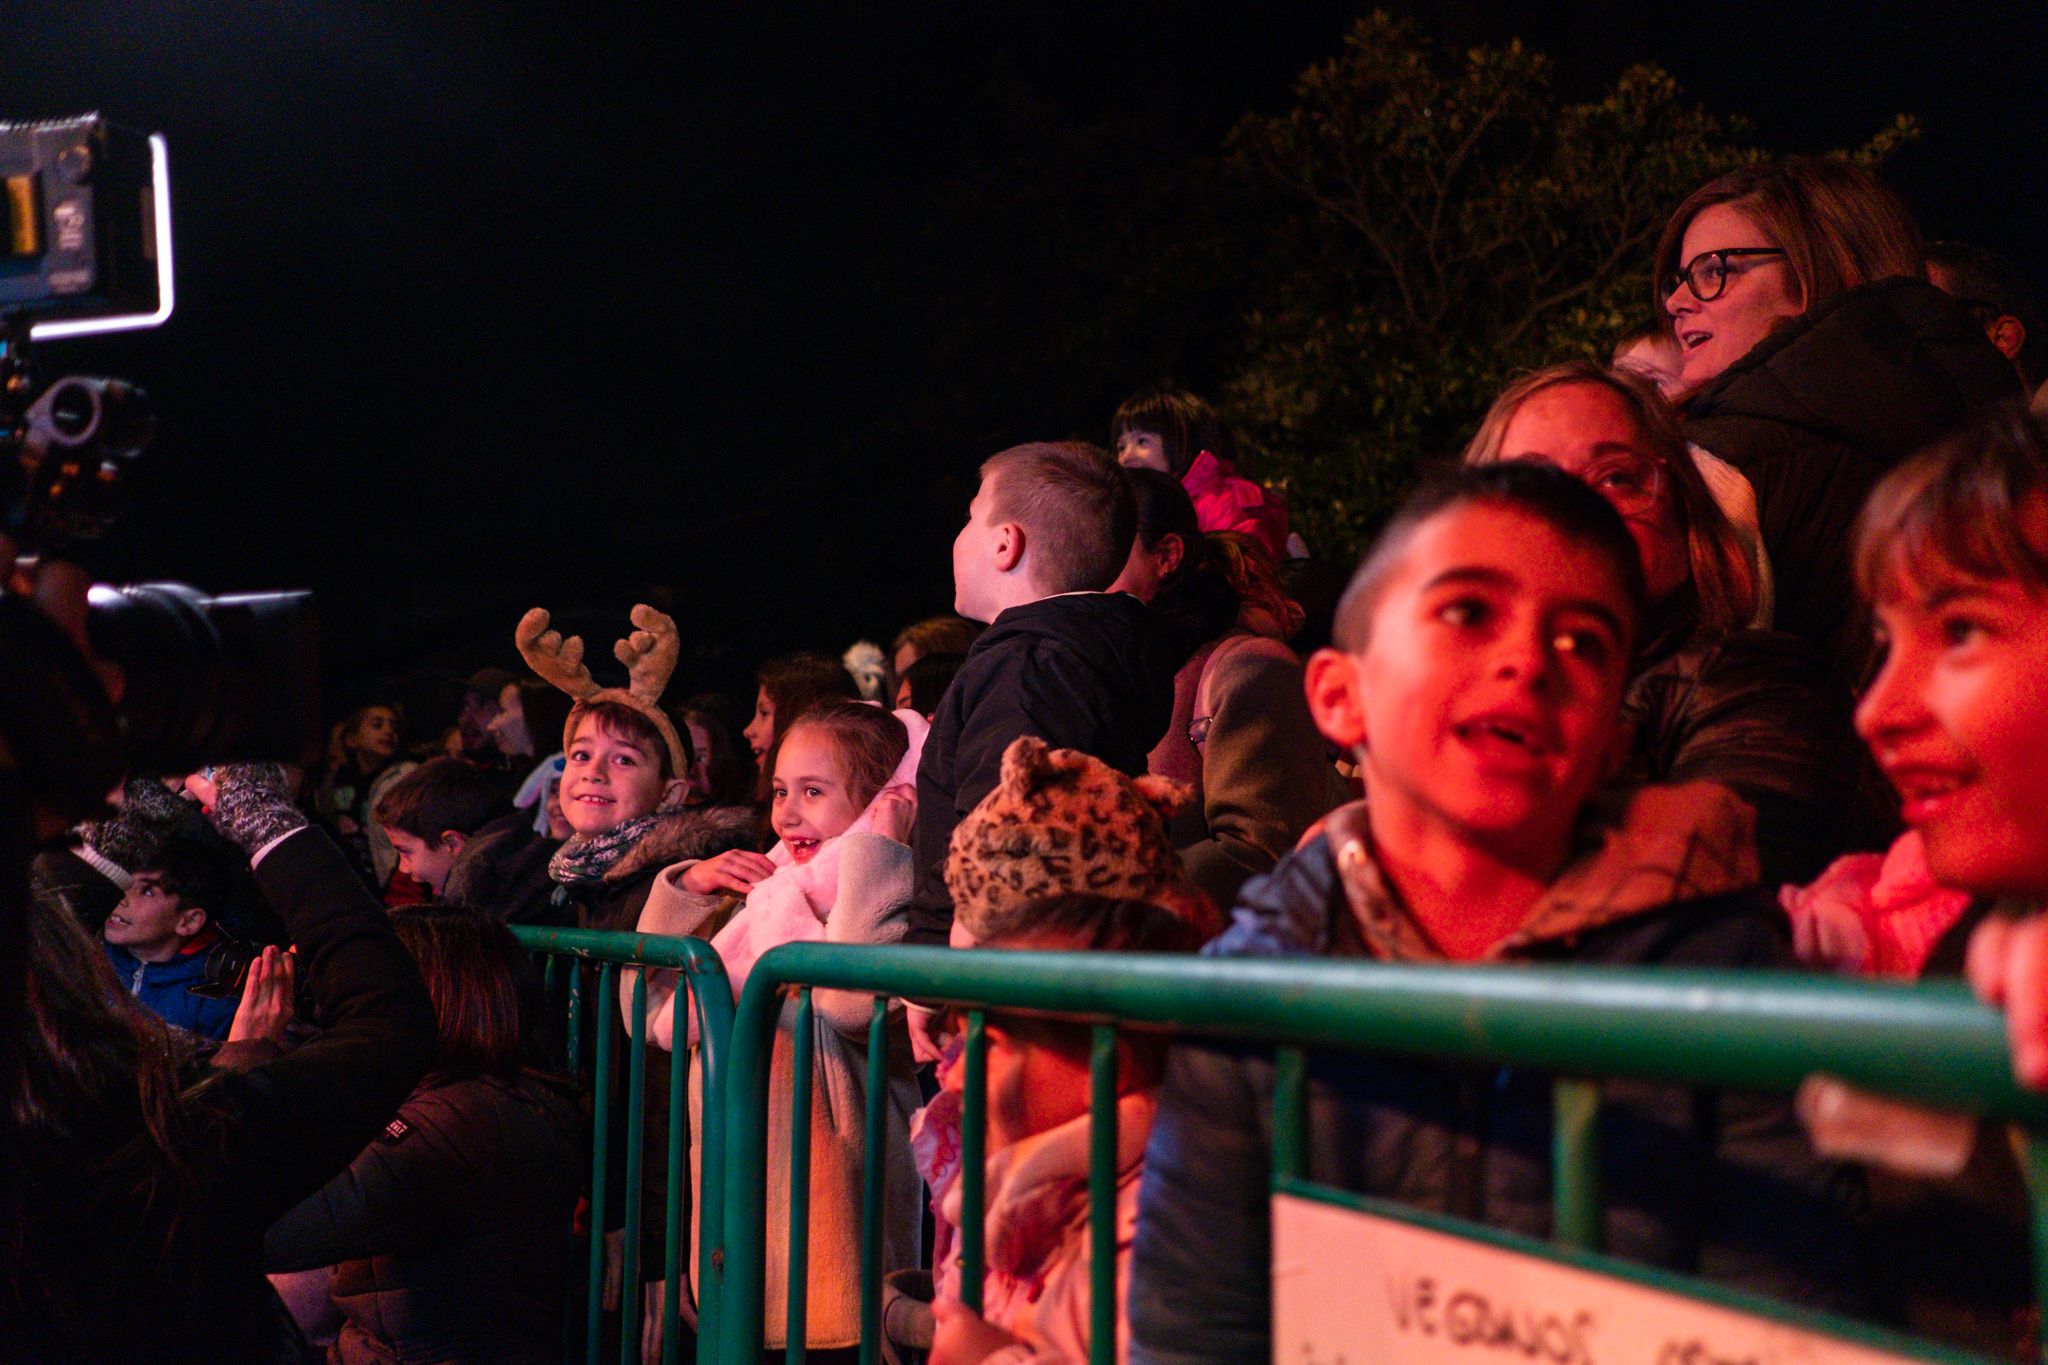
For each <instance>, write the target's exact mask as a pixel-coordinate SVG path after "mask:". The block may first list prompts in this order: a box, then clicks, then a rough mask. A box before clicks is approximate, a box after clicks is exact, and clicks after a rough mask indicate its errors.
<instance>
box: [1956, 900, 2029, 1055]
mask: <svg viewBox="0 0 2048 1365" xmlns="http://www.w3.org/2000/svg"><path fill="white" fill-rule="evenodd" d="M1965 970H1966V971H1967V972H1968V973H1969V977H1970V985H1971V986H1973V987H1974V988H1975V989H1976V991H1977V994H1978V995H1979V996H1980V997H1981V998H1982V999H1983V1000H1984V1002H1985V1003H1986V1004H1988V1005H1999V1006H2002V1007H2003V1008H2004V1009H2005V1029H2006V1034H2007V1036H2008V1037H2009V1038H2010V1039H2011V1040H2012V1069H2013V1074H2014V1075H2015V1076H2016V1077H2018V1079H2019V1083H2020V1084H2021V1085H2024V1086H2028V1087H2030V1088H2032V1089H2035V1090H2048V915H2030V916H2028V917H2027V918H2026V919H2021V920H2010V919H2001V918H1999V917H1998V916H1996V915H1994V916H1992V917H1991V918H1990V919H1987V920H1985V921H1984V922H1983V923H1982V924H1980V925H1978V926H1977V929H1976V932H1975V933H1973V934H1971V935H1970V952H1969V958H1968V961H1967V963H1966V967H1965Z"/></svg>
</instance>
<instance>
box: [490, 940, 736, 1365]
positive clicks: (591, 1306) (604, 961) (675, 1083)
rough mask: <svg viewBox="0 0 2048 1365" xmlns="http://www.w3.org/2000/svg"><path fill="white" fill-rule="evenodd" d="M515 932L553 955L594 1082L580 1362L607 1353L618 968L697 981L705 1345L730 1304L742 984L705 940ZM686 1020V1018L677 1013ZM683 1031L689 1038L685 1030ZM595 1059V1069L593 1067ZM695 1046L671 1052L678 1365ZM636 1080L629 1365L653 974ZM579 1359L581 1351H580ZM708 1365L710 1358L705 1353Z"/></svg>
mask: <svg viewBox="0 0 2048 1365" xmlns="http://www.w3.org/2000/svg"><path fill="white" fill-rule="evenodd" d="M512 933H513V936H514V937H515V938H517V939H518V940H519V943H520V945H521V946H522V947H524V948H526V949H527V950H528V951H529V952H531V953H534V954H537V955H540V956H542V957H543V958H544V959H545V962H544V966H543V969H542V985H543V988H544V990H545V991H546V992H547V995H548V998H549V999H550V1000H553V999H557V998H559V997H560V996H562V995H563V994H564V993H566V995H567V1006H568V1019H567V1025H568V1028H567V1044H568V1055H569V1059H570V1064H571V1066H572V1068H573V1069H575V1070H576V1071H577V1072H578V1073H579V1074H580V1075H582V1076H583V1077H584V1079H585V1080H587V1081H588V1082H589V1084H590V1087H591V1114H592V1118H591V1128H592V1132H591V1173H590V1228H591V1238H590V1249H589V1253H590V1254H589V1264H588V1266H587V1268H586V1281H585V1288H586V1294H587V1301H586V1305H585V1312H584V1322H583V1330H582V1333H581V1335H582V1351H581V1353H580V1358H581V1359H582V1360H583V1362H584V1365H598V1360H599V1356H600V1355H601V1353H602V1344H603V1332H604V1314H603V1284H604V1225H605V1215H606V1213H607V1212H608V1210H607V1208H606V1203H607V1200H608V1196H609V1190H608V1188H607V1177H608V1176H609V1174H610V1173H609V1171H608V1170H607V1169H606V1168H607V1165H608V1163H609V1161H610V1155H611V1154H610V1138H611V1120H612V1109H613V1107H614V1103H613V1101H614V1095H613V1091H612V1087H613V1084H614V1080H613V1075H612V1072H613V1069H614V1063H615V1058H616V1043H617V1038H618V1035H619V1034H620V1032H621V1031H625V1024H624V1022H623V1021H622V1020H621V1019H620V1017H619V1010H618V1007H617V1001H618V999H619V971H620V969H621V968H622V967H666V968H671V969H674V970H675V971H677V972H678V973H680V977H679V980H678V983H677V985H678V989H681V988H682V987H683V986H685V985H687V986H688V987H689V990H690V998H691V1001H692V1005H693V1008H694V1009H695V1011H696V1019H697V1036H698V1038H699V1039H700V1040H701V1045H700V1047H699V1051H698V1061H699V1065H700V1067H701V1069H702V1074H703V1085H704V1113H705V1115H706V1116H707V1122H706V1124H705V1131H704V1132H703V1133H701V1134H699V1135H698V1141H699V1145H700V1147H701V1149H702V1150H701V1153H700V1161H701V1163H702V1166H703V1171H704V1176H703V1192H702V1195H701V1204H700V1206H699V1208H698V1262H699V1265H700V1268H701V1270H700V1276H701V1280H702V1282H701V1283H700V1284H699V1285H698V1286H697V1301H698V1327H697V1330H698V1336H699V1340H700V1342H715V1341H716V1340H717V1335H716V1334H717V1332H718V1310H719V1306H720V1305H721V1303H722V1302H723V1300H724V1293H723V1289H722V1285H721V1277H720V1268H721V1266H722V1265H723V1263H724V1259H725V1258H724V1255H723V1253H722V1252H721V1250H720V1244H719V1238H720V1235H721V1233H722V1231H723V1228H724V1218H723V1215H722V1212H721V1208H722V1205H723V1200H724V1187H723V1182H722V1181H721V1180H720V1179H719V1178H718V1174H717V1173H718V1172H719V1171H720V1170H722V1168H723V1164H724V1155H723V1145H724V1144H723V1138H724V1132H725V1130H724V1125H722V1124H720V1123H718V1122H715V1121H710V1116H712V1115H716V1114H718V1113H720V1112H721V1111H722V1107H723V1106H722V1099H721V1096H722V1088H723V1086H724V1084H725V1071H726V1062H725V1055H726V1046H727V1042H726V1040H727V1039H728V1038H730V1036H731V1034H732V1019H733V1003H732V987H731V986H730V985H729V984H728V983H727V980H726V975H725V966H724V964H723V963H721V962H720V961H719V960H718V954H717V953H715V952H713V951H712V950H711V945H710V944H708V943H706V942H704V941H703V940H702V939H695V938H664V937H660V936H658V935H653V934H626V933H602V932H599V931H596V930H589V929H553V928H543V927H538V926H532V925H514V926H513V927H512ZM675 1017H676V1018H677V1020H678V1021H680V1019H681V1018H682V1017H683V1016H682V1015H681V1013H680V1010H678V1012H677V1014H676V1016H675ZM677 1031H678V1032H680V1031H681V1029H680V1026H679V1027H678V1030H677ZM586 1060H587V1062H588V1065H586ZM689 1067H690V1050H689V1049H688V1048H686V1047H678V1048H676V1049H675V1051H674V1052H672V1053H671V1054H670V1066H669V1112H668V1132H669V1141H668V1151H667V1152H666V1153H665V1154H664V1155H665V1160H666V1163H667V1172H668V1191H669V1197H668V1201H667V1225H666V1227H665V1228H664V1230H663V1231H664V1235H663V1245H664V1246H665V1247H666V1255H665V1259H664V1263H663V1266H662V1276H663V1280H664V1281H665V1287H664V1298H663V1303H662V1360H663V1362H664V1365H674V1362H676V1361H677V1360H678V1359H679V1358H680V1344H681V1337H682V1321H681V1305H682V1300H681V1297H680V1296H681V1292H682V1279H683V1272H684V1269H685V1266H684V1262H685V1260H686V1259H687V1257H686V1253H685V1251H684V1247H685V1242H684V1240H683V1239H684V1237H685V1236H686V1235H687V1230H686V1229H685V1228H684V1227H683V1225H682V1210H683V1203H684V1194H685V1192H686V1191H687V1190H688V1189H689V1180H690V1168H689V1164H688V1156H689V1154H688V1152H687V1151H686V1150H685V1145H684V1138H685V1136H686V1135H687V1134H688V1133H689V1123H688V1121H687V1120H688V1108H687V1106H688V1101H689V1093H690V1075H689ZM625 1072H626V1075H625V1081H626V1085H627V1099H626V1107H625V1114H626V1141H625V1162H626V1165H625V1182H624V1184H625V1200H626V1207H625V1235H624V1241H625V1247H624V1258H625V1264H624V1274H623V1275H622V1276H621V1284H620V1291H619V1293H620V1303H619V1360H620V1361H621V1365H638V1362H639V1359H640V1315H641V1309H640V1281H641V1274H640V1230H641V1229H640V1206H641V1195H642V1191H643V1188H644V1183H643V1181H644V1171H643V1169H642V1157H641V1151H642V1148H643V1147H644V1146H645V1145H646V1143H645V1123H646V1077H647V979H646V977H645V975H643V974H640V973H635V974H634V985H633V999H632V1027H631V1029H630V1031H628V1037H627V1061H626V1067H625ZM570 1354H571V1358H575V1355H576V1353H575V1352H574V1351H573V1350H572V1351H571V1353H570ZM698 1354H699V1358H700V1359H707V1360H708V1359H711V1358H712V1357H711V1356H710V1355H709V1354H708V1353H707V1351H706V1350H705V1348H704V1347H702V1346H701V1345H700V1347H699V1352H698Z"/></svg>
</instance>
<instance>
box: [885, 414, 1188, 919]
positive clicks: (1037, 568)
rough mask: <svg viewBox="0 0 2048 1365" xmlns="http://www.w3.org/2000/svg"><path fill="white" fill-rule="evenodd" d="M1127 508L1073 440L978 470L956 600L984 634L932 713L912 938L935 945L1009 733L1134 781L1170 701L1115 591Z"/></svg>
mask: <svg viewBox="0 0 2048 1365" xmlns="http://www.w3.org/2000/svg"><path fill="white" fill-rule="evenodd" d="M1136 527H1137V509H1136V505H1135V503H1134V502H1133V500H1132V497H1131V490H1130V487H1129V485H1127V484H1126V483H1125V482H1124V477H1123V472H1122V471H1121V470H1120V469H1118V468H1117V466H1116V462H1115V461H1114V460H1112V459H1110V457H1109V454H1108V452H1106V451H1103V450H1100V449H1098V448H1096V447H1095V446H1091V445H1087V444H1084V443H1082V442H1078V441H1074V442H1057V443H1038V444H1033V445H1021V446H1012V447H1011V448H1010V449H1008V450H1005V451H1001V452H999V453H998V454H995V455H992V456H990V457H989V458H988V459H987V460H986V461H984V462H983V464H982V466H981V487H980V489H979V491H977V492H976V493H975V495H974V501H973V503H972V504H971V505H970V506H969V508H968V513H967V525H966V526H964V527H963V528H961V531H960V534H959V536H958V538H956V539H955V540H954V542H953V593H954V597H953V606H954V610H956V611H958V612H959V613H960V614H961V615H962V616H965V617H967V618H968V619H970V620H974V621H987V622H989V623H990V625H989V629H988V630H987V631H985V632H983V634H982V636H981V638H980V639H978V640H976V641H975V643H974V647H973V648H972V649H971V650H969V651H968V654H967V661H966V663H964V664H963V665H961V668H960V673H959V676H958V677H956V678H955V679H954V680H953V685H952V686H951V687H950V688H948V689H947V691H946V695H945V698H944V700H943V701H941V702H940V703H939V709H938V712H937V714H935V715H934V716H933V717H932V729H931V736H930V738H928V739H927V740H926V741H925V746H924V759H923V761H922V762H921V763H920V764H919V765H918V770H917V828H916V832H915V837H914V840H913V845H912V846H913V848H914V849H915V854H916V867H917V891H916V896H915V898H914V899H913V900H912V902H911V909H910V915H911V931H910V932H911V939H912V941H914V942H915V941H922V942H927V943H930V942H941V941H944V940H945V939H946V937H947V935H948V933H949V931H950V929H951V927H952V922H953V906H952V901H951V899H950V898H949V897H948V895H947V893H946V882H945V875H944V874H945V868H946V848H947V843H948V841H949V840H950V839H951V837H952V834H953V826H955V825H957V824H958V823H960V819H961V817H962V816H964V815H966V814H967V812H968V811H970V810H973V809H974V807H975V806H976V805H977V804H979V803H980V801H981V798H982V797H984V796H986V795H988V793H989V791H990V790H991V789H992V788H993V787H994V786H995V784H996V779H997V777H998V775H999V774H1000V772H1001V769H1002V762H1003V751H1004V750H1005V749H1007V748H1009V746H1010V741H1011V740H1014V739H1016V738H1018V737H1019V736H1020V735H1036V736H1038V737H1039V738H1041V739H1043V740H1045V742H1046V743H1047V744H1049V745H1051V746H1053V747H1054V748H1060V749H1079V750H1081V751H1082V752H1084V753H1088V754H1092V755H1094V756H1095V757H1097V758H1099V759H1101V760H1103V761H1104V762H1105V763H1108V764H1110V765H1111V766H1112V767H1115V768H1118V769H1120V770H1122V771H1123V772H1126V773H1130V774H1133V775H1135V774H1138V773H1142V772H1144V771H1145V756H1146V755H1147V754H1148V753H1149V752H1151V749H1152V746H1153V745H1154V744H1156V743H1158V741H1159V737H1160V735H1162V734H1163V733H1165V730H1166V722H1167V719H1168V717H1169V715H1170V714H1171V711H1172V707H1173V678H1172V674H1171V670H1164V669H1161V668H1159V667H1157V666H1156V663H1155V662H1154V661H1153V660H1152V659H1151V657H1150V655H1151V641H1152V631H1153V628H1152V618H1151V614H1150V612H1149V611H1148V610H1147V609H1146V607H1145V606H1144V605H1143V604H1142V603H1140V602H1139V601H1138V600H1137V599H1136V598H1135V597H1131V596H1129V595H1128V594H1125V593H1109V592H1106V591H1105V589H1107V588H1108V587H1109V585H1110V584H1111V583H1113V582H1115V581H1116V576H1117V574H1118V573H1119V572H1121V571H1122V569H1123V566H1124V561H1125V560H1126V559H1127V558H1128V557H1129V555H1130V551H1131V538H1132V536H1133V535H1134V534H1135V533H1136Z"/></svg>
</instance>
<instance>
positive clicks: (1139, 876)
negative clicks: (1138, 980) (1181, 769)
mask: <svg viewBox="0 0 2048 1365" xmlns="http://www.w3.org/2000/svg"><path fill="white" fill-rule="evenodd" d="M1193 795H1194V793H1193V790H1192V789H1191V788H1190V787H1189V786H1188V785H1187V784H1186V783H1184V782H1175V781H1174V780H1172V779H1171V778H1165V777H1137V778H1132V777H1126V776H1124V774H1122V773H1120V772H1118V771H1117V770H1116V769H1114V768H1112V767H1110V766H1109V765H1108V764H1107V763H1104V762H1103V761H1102V760H1101V759H1098V758H1092V757H1090V756H1089V755H1087V754H1084V753H1082V752H1081V751H1080V750H1078V749H1054V748H1050V747H1048V746H1047V745H1046V742H1045V741H1044V740H1042V739H1039V738H1037V737H1036V736H1032V735H1026V736H1024V737H1022V738H1020V739H1017V740H1014V741H1012V742H1011V744H1010V747H1009V748H1008V749H1006V750H1004V751H1003V768H1002V775H1001V777H1000V778H999V780H998V781H997V782H996V787H995V790H994V791H992V792H990V793H989V794H988V795H987V796H986V797H984V798H983V799H982V802H981V804H980V805H978V806H976V807H975V808H974V809H973V810H971V811H969V812H968V813H967V817H966V818H965V819H963V820H962V821H961V822H960V823H959V825H958V826H956V827H955V828H954V830H953V841H952V845H951V847H950V849H949V850H948V854H947V858H946V889H947V891H949V892H950V893H951V894H952V897H953V917H954V920H955V922H956V923H958V924H959V925H960V927H961V928H962V929H964V930H966V931H967V932H968V933H970V934H972V935H973V936H974V938H975V940H976V941H977V942H984V943H985V942H988V941H989V940H991V939H999V938H1007V937H1012V936H1014V935H1015V934H1016V933H1018V932H1019V931H1020V930H1023V929H1025V928H1027V927H1028V925H1029V916H1028V915H1022V914H1020V913H1019V912H1020V911H1022V910H1023V909H1024V907H1025V906H1026V905H1028V904H1029V903H1030V902H1032V901H1035V900H1038V899H1040V898H1042V897H1045V896H1055V895H1059V894H1061V893H1063V892H1069V891H1086V892H1091V893H1093V894H1095V895H1101V896H1121V897H1129V898H1130V899H1132V900H1144V901H1151V902H1153V903H1154V904H1156V905H1160V906H1163V907H1165V908H1166V909H1168V910H1171V911H1173V912H1174V913H1175V914H1178V915H1182V916H1184V917H1185V918H1187V919H1188V920H1189V921H1190V922H1191V923H1194V924H1196V925H1197V926H1199V927H1201V928H1202V929H1203V930H1204V931H1205V932H1206V931H1208V930H1211V929H1214V928H1215V927H1216V920H1217V916H1216V912H1215V909H1214V908H1213V907H1212V906H1211V905H1210V904H1209V899H1208V897H1206V896H1204V895H1203V894H1202V893H1201V892H1200V891H1198V890H1197V889H1196V888H1195V885H1194V883H1192V882H1190V881H1189V880H1188V876H1187V872H1186V871H1185V870H1184V869H1183V868H1182V867H1181V861H1180V855H1179V854H1178V853H1176V852H1175V851H1174V847H1173V840H1172V839H1171V838H1169V837H1168V835H1167V821H1169V820H1171V819H1172V818H1173V815H1174V813H1175V812H1176V811H1178V810H1179V809H1180V808H1181V807H1183V806H1185V805H1186V804H1187V803H1188V801H1189V800H1190V799H1191V798H1192V797H1193Z"/></svg>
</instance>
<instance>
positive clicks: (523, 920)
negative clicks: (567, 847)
mask: <svg viewBox="0 0 2048 1365" xmlns="http://www.w3.org/2000/svg"><path fill="white" fill-rule="evenodd" d="M561 846H562V841H561V840H559V839H550V838H549V837H548V836H547V835H545V834H541V833H539V832H537V831H536V830H535V829H534V827H533V818H532V817H531V816H529V815H528V814H527V813H526V812H525V811H519V810H515V811H512V812H511V813H509V814H506V815H501V816H499V817H498V818H497V819H495V820H492V821H491V822H489V823H488V824H485V825H483V826H481V827H480V828H479V829H478V830H477V831H476V833H474V834H472V835H470V836H469V838H468V839H467V840H466V841H465V842H464V843H463V845H462V851H461V852H460V853H457V854H456V855H455V861H454V862H453V863H452V864H451V865H450V866H449V868H448V885H447V888H446V889H445V890H444V891H443V892H442V894H443V895H444V896H446V897H447V898H448V899H449V900H451V901H456V902H459V903H461V904H463V905H473V906H475V907H476V908H477V909H479V910H483V911H486V912H487V913H489V914H493V915H496V916H497V917H498V918H499V919H502V920H504V921H505V922H506V923H507V924H573V923H574V922H575V920H574V917H573V916H572V915H571V914H570V913H569V912H568V910H567V908H566V907H564V906H562V905H559V904H557V903H556V901H555V883H554V881H553V879H552V878H550V877H549V876H548V860H549V859H550V858H552V857H554V856H555V850H556V849H558V848H560V847H561Z"/></svg>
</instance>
